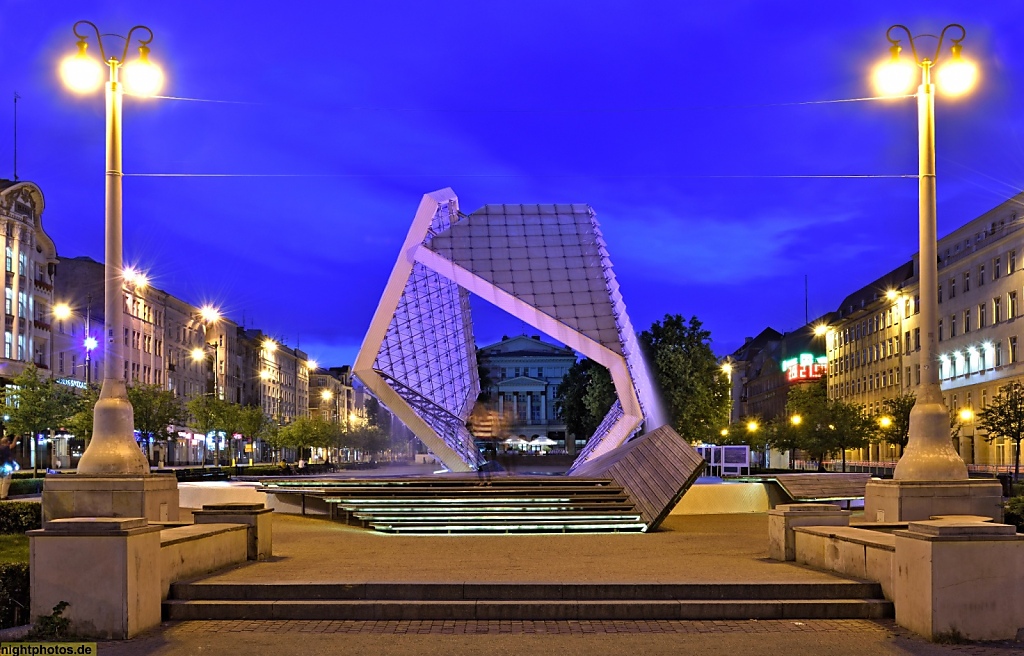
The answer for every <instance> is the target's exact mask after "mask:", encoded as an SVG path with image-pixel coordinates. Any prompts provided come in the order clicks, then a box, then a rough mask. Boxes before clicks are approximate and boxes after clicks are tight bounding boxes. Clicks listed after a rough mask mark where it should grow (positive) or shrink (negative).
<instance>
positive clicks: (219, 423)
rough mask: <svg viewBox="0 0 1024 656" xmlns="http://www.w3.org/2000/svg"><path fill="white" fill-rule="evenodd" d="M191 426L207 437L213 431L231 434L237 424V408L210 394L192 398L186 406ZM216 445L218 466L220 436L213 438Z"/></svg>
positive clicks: (217, 462) (216, 462)
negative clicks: (190, 418)
mask: <svg viewBox="0 0 1024 656" xmlns="http://www.w3.org/2000/svg"><path fill="white" fill-rule="evenodd" d="M186 408H187V409H188V413H189V415H191V416H192V425H193V427H194V428H195V429H196V431H198V432H200V433H202V434H203V435H209V434H210V433H211V432H213V431H224V432H225V433H231V432H232V431H233V429H234V428H235V426H236V424H237V423H238V419H237V414H238V406H236V405H233V404H231V403H228V402H227V401H224V400H222V399H218V398H217V397H215V396H213V395H210V394H203V395H202V396H197V397H195V398H193V399H192V400H191V401H189V402H188V403H187V404H186ZM214 444H215V445H216V461H215V464H217V465H219V464H220V436H219V435H217V436H215V437H214Z"/></svg>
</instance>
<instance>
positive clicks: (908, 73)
mask: <svg viewBox="0 0 1024 656" xmlns="http://www.w3.org/2000/svg"><path fill="white" fill-rule="evenodd" d="M916 78H917V69H916V68H915V67H914V65H913V64H911V63H909V62H906V61H904V60H902V59H898V58H896V59H889V60H886V61H885V62H883V63H881V64H879V65H878V66H876V67H875V73H874V79H875V88H877V89H878V92H879V93H881V94H882V95H883V96H903V95H906V94H908V93H910V92H911V91H912V90H913V88H914V81H915V79H916Z"/></svg>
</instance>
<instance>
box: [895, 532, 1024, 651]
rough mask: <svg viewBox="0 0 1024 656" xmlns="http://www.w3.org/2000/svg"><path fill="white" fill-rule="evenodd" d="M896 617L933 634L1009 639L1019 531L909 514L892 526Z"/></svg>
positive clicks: (1020, 619) (1021, 619)
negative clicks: (903, 523)
mask: <svg viewBox="0 0 1024 656" xmlns="http://www.w3.org/2000/svg"><path fill="white" fill-rule="evenodd" d="M895 536H896V558H895V562H894V563H893V568H892V571H893V575H894V576H895V586H894V587H895V594H894V599H893V601H894V602H895V604H896V623H897V624H899V625H900V626H903V627H906V628H908V629H910V630H912V631H915V632H917V633H920V634H921V635H923V636H925V637H927V638H929V639H931V640H935V639H936V638H939V637H941V636H942V635H943V634H946V635H949V636H952V635H956V634H959V635H960V636H961V637H963V638H967V639H969V640H1013V639H1015V638H1016V637H1017V635H1018V631H1019V629H1020V628H1021V627H1024V597H1022V596H1021V594H1020V592H1019V591H1020V590H1021V587H1022V586H1024V535H1017V534H1016V532H1015V529H1014V527H1013V526H1007V525H1005V524H990V523H982V522H970V521H950V520H932V521H923V522H912V523H911V524H910V527H909V529H908V530H906V531H897V532H896V534H895Z"/></svg>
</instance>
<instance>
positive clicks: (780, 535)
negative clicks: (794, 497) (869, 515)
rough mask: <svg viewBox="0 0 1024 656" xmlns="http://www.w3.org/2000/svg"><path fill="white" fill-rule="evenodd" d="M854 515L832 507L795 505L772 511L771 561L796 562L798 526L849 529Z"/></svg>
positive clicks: (770, 514)
mask: <svg viewBox="0 0 1024 656" xmlns="http://www.w3.org/2000/svg"><path fill="white" fill-rule="evenodd" d="M849 525H850V511H849V510H843V509H841V508H840V507H839V506H833V505H832V504H828V503H791V504H786V505H782V506H778V507H776V508H775V510H769V511H768V557H769V558H773V559H775V560H783V561H786V560H796V537H795V536H794V534H793V528H794V527H796V526H849Z"/></svg>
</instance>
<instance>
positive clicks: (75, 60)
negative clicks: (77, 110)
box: [60, 43, 103, 93]
mask: <svg viewBox="0 0 1024 656" xmlns="http://www.w3.org/2000/svg"><path fill="white" fill-rule="evenodd" d="M84 46H85V44H84V43H83V44H80V45H79V50H78V53H77V54H74V55H71V56H69V57H65V58H64V61H62V62H61V64H60V77H61V79H62V80H63V81H64V84H65V85H66V86H67V87H68V88H69V89H71V90H72V91H74V92H75V93H89V92H92V91H95V90H96V89H99V88H100V85H101V84H103V67H102V66H100V63H99V62H98V61H96V60H95V59H93V58H92V57H90V56H88V55H87V54H85V47H84Z"/></svg>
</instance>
